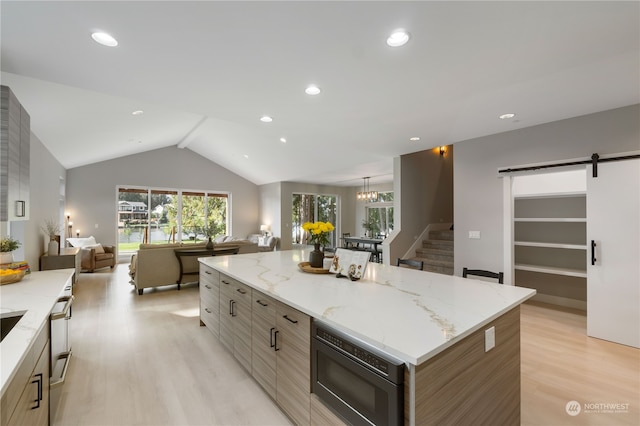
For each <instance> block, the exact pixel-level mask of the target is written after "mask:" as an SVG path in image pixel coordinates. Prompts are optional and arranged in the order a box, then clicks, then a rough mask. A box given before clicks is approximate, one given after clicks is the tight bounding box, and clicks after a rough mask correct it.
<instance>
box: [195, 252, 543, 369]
mask: <svg viewBox="0 0 640 426" xmlns="http://www.w3.org/2000/svg"><path fill="white" fill-rule="evenodd" d="M198 260H199V261H200V262H201V263H203V264H205V265H208V266H211V267H213V268H214V269H216V270H218V271H220V272H223V273H225V274H227V275H229V276H230V277H232V278H235V279H237V280H239V281H241V282H243V283H245V284H247V285H249V286H250V287H252V288H255V289H257V290H260V291H262V292H264V293H266V294H268V295H270V296H272V297H274V298H275V299H278V300H280V301H282V302H284V303H286V304H288V305H290V306H292V307H294V308H296V309H298V310H300V311H302V312H304V313H306V314H307V315H310V316H312V317H314V318H316V319H319V320H321V321H323V322H324V323H326V324H328V325H331V326H333V327H335V328H337V329H340V330H342V331H344V332H346V333H348V334H349V335H351V336H354V337H356V338H359V339H360V340H362V341H365V342H367V343H369V344H371V345H373V346H375V347H377V348H379V349H381V350H383V351H384V352H386V353H388V354H390V355H393V356H395V357H396V358H399V359H401V360H402V361H404V362H405V363H407V364H412V365H419V364H421V363H423V362H424V361H426V360H428V359H429V358H431V357H433V356H434V355H436V354H438V353H439V352H441V351H443V350H444V349H446V348H448V347H449V346H451V345H453V344H454V343H456V342H457V341H459V340H461V339H463V338H464V337H466V336H468V335H470V334H471V333H473V332H474V331H476V330H478V329H480V328H481V327H482V326H484V325H486V324H488V323H489V322H491V321H493V320H494V319H496V318H498V317H499V316H501V315H502V314H504V313H506V312H507V311H509V310H511V309H512V308H514V307H516V306H517V305H519V304H520V303H522V302H524V301H525V300H527V299H529V298H530V297H532V296H533V295H535V290H531V289H527V288H522V287H515V286H509V285H502V284H494V283H489V282H485V281H479V280H475V279H469V278H462V277H455V276H450V275H442V274H436V273H431V272H424V271H417V270H412V269H407V268H398V267H396V266H387V265H381V264H377V263H369V265H368V266H367V270H366V271H365V275H364V277H363V278H362V279H361V280H359V281H355V282H353V281H350V280H349V279H347V278H336V276H335V275H334V274H310V273H305V272H302V271H301V270H300V269H299V268H298V263H299V262H303V261H307V260H308V254H306V252H303V251H301V250H289V251H277V252H268V253H251V254H240V255H234V256H220V257H207V258H200V259H198ZM498 339H499V337H498Z"/></svg>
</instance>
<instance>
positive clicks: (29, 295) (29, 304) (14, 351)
mask: <svg viewBox="0 0 640 426" xmlns="http://www.w3.org/2000/svg"><path fill="white" fill-rule="evenodd" d="M74 272H75V270H74V269H57V270H52V271H42V272H32V273H31V274H29V275H26V276H25V277H24V278H23V280H22V281H20V282H18V283H15V284H5V285H3V286H0V315H2V316H6V315H7V314H10V313H11V312H19V311H26V313H25V314H24V316H23V317H22V318H21V319H20V321H19V322H18V323H17V324H16V325H15V327H13V329H12V330H11V331H10V332H9V334H7V336H6V337H5V338H4V340H3V341H2V343H0V360H1V362H0V385H1V386H2V392H1V393H0V397H1V396H2V395H4V392H5V390H6V388H7V385H8V384H9V382H11V379H13V376H14V374H15V372H16V369H17V367H18V366H19V365H20V363H21V362H22V360H23V359H24V356H25V355H26V354H27V353H28V351H29V349H31V346H32V345H33V339H34V338H35V337H36V335H37V333H38V331H39V330H40V329H41V327H42V325H43V324H45V323H46V321H47V319H48V318H49V314H50V313H51V310H52V309H53V307H54V305H55V304H56V300H57V299H58V296H59V295H60V293H61V292H62V291H63V290H64V288H65V286H66V285H71V278H72V277H73V274H74Z"/></svg>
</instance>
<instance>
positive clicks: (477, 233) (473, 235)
mask: <svg viewBox="0 0 640 426" xmlns="http://www.w3.org/2000/svg"><path fill="white" fill-rule="evenodd" d="M469 238H470V239H472V240H479V239H480V231H469Z"/></svg>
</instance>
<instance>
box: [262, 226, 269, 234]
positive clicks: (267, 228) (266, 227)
mask: <svg viewBox="0 0 640 426" xmlns="http://www.w3.org/2000/svg"><path fill="white" fill-rule="evenodd" d="M269 228H270V226H269V225H260V230H261V231H262V232H265V231H268V230H269Z"/></svg>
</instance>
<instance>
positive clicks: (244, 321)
mask: <svg viewBox="0 0 640 426" xmlns="http://www.w3.org/2000/svg"><path fill="white" fill-rule="evenodd" d="M233 290H234V297H233V301H234V305H233V311H234V315H235V316H234V317H233V355H234V356H235V357H236V359H237V360H238V362H240V364H241V365H242V366H243V367H244V368H245V369H246V370H247V371H249V372H251V288H250V287H248V286H246V285H244V284H241V283H238V282H236V283H235V286H234V287H233Z"/></svg>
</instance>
